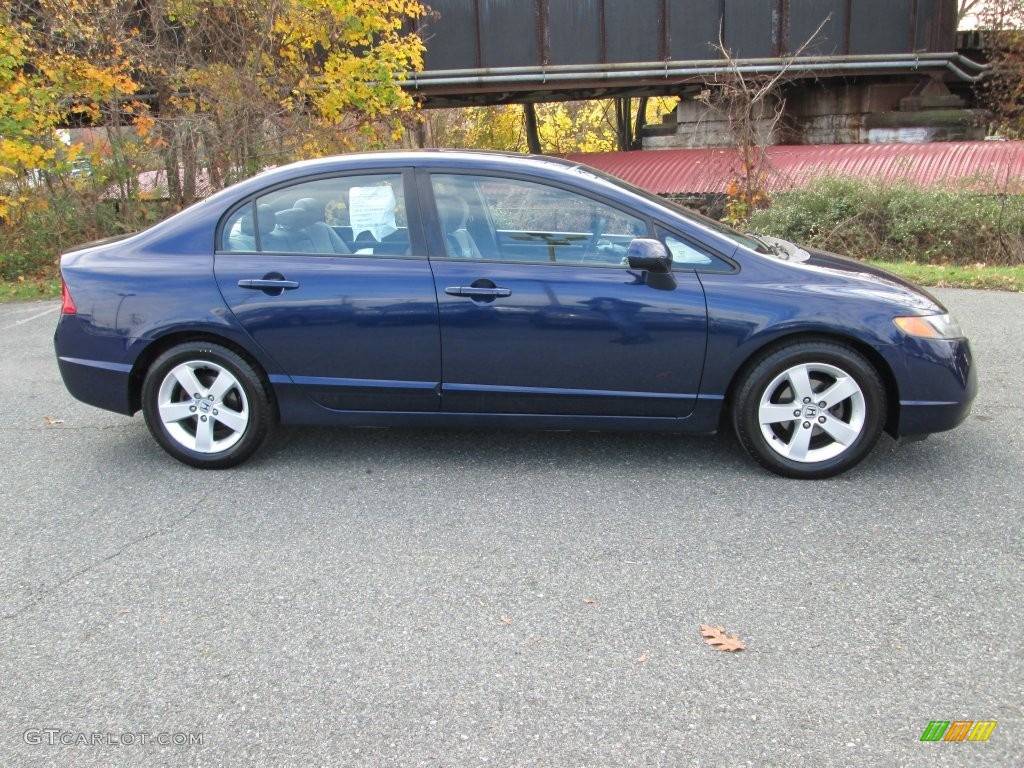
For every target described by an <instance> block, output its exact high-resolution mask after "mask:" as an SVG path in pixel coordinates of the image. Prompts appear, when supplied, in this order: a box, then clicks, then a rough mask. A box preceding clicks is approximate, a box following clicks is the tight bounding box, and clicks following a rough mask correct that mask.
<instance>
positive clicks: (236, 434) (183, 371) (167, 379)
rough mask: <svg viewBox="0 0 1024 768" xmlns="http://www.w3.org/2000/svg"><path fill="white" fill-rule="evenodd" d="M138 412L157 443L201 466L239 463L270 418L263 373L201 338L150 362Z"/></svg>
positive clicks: (264, 433) (254, 447)
mask: <svg viewBox="0 0 1024 768" xmlns="http://www.w3.org/2000/svg"><path fill="white" fill-rule="evenodd" d="M142 412H143V414H144V415H145V418H146V426H147V427H149V431H150V432H151V433H152V435H153V437H154V438H156V441H157V442H158V443H159V444H160V447H161V448H163V449H164V450H165V451H167V452H168V453H169V454H171V456H173V457H174V458H176V459H178V461H181V462H184V463H185V464H190V465H191V466H193V467H200V468H203V469H224V468H227V467H233V466H236V465H238V464H241V463H242V462H243V461H245V460H246V459H248V458H249V457H250V456H252V455H253V454H254V453H255V452H256V451H257V450H258V449H259V448H260V446H261V445H262V444H263V443H264V441H265V440H266V438H267V436H268V435H269V434H270V431H271V429H272V427H273V424H274V422H275V419H276V417H275V415H274V407H273V401H272V400H271V397H270V388H269V385H267V383H266V381H265V379H264V378H263V377H262V376H261V375H260V374H259V373H257V372H256V370H255V369H254V368H253V367H252V366H251V365H250V364H249V363H248V362H246V361H245V360H244V359H242V358H241V357H239V356H238V355H237V354H235V353H234V352H232V351H231V350H230V349H227V348H225V347H222V346H219V345H217V344H210V343H205V342H186V343H184V344H179V345H177V346H175V347H172V348H171V349H169V350H167V351H166V352H164V353H163V354H162V355H160V356H159V357H158V358H157V359H156V360H155V361H154V362H153V364H152V365H151V366H150V367H149V370H148V371H147V372H146V377H145V379H144V380H143V383H142Z"/></svg>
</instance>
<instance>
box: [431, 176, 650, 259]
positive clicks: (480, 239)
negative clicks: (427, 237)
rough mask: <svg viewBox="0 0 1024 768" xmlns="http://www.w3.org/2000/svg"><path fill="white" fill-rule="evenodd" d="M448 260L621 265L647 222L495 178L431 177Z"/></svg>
mask: <svg viewBox="0 0 1024 768" xmlns="http://www.w3.org/2000/svg"><path fill="white" fill-rule="evenodd" d="M431 181H432V184H433V190H434V199H435V202H436V203H437V211H438V221H439V224H440V226H441V230H442V232H441V234H442V236H443V238H444V244H445V255H446V256H448V257H449V258H483V259H492V260H498V261H521V262H542V263H560V264H583V265H602V264H603V265H616V266H619V265H622V264H624V259H625V254H626V249H627V247H628V246H629V243H630V241H631V240H633V238H635V237H646V236H647V234H648V225H647V222H646V221H645V220H643V219H640V218H638V217H636V216H633V215H631V214H628V213H625V212H623V211H621V210H619V209H618V208H615V207H613V206H610V205H607V204H606V203H602V202H600V201H597V200H593V199H591V198H589V197H586V196H584V195H580V194H577V193H575V192H570V191H568V190H565V189H561V188H559V187H552V186H548V185H545V184H540V183H537V182H532V181H523V180H521V179H509V178H501V177H491V176H467V175H461V174H435V175H433V176H432V177H431Z"/></svg>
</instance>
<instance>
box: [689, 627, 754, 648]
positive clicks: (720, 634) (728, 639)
mask: <svg viewBox="0 0 1024 768" xmlns="http://www.w3.org/2000/svg"><path fill="white" fill-rule="evenodd" d="M700 634H701V637H703V638H704V642H705V643H707V644H708V645H710V646H712V647H713V648H714V649H715V650H716V651H742V650H744V649H745V648H746V647H747V646H745V645H744V644H743V642H742V641H741V640H740V637H739V635H737V634H736V633H735V632H733V633H732V634H731V635H727V634H725V627H712V626H710V625H708V624H701V625H700Z"/></svg>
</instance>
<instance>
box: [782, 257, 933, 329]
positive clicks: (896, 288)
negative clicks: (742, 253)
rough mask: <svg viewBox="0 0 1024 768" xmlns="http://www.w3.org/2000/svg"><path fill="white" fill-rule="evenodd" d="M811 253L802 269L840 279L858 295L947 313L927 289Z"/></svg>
mask: <svg viewBox="0 0 1024 768" xmlns="http://www.w3.org/2000/svg"><path fill="white" fill-rule="evenodd" d="M807 252H808V253H809V254H810V258H809V259H808V260H807V261H805V262H803V263H802V264H801V266H803V267H804V268H808V267H809V268H811V269H814V270H815V271H816V272H819V273H821V274H822V275H831V276H832V277H833V278H839V279H840V280H841V282H843V283H844V284H846V285H847V286H849V287H850V288H851V289H853V290H855V291H857V292H858V293H861V294H863V293H865V292H866V293H870V294H871V295H872V296H874V297H876V298H878V299H882V300H884V301H887V302H891V303H895V304H899V305H902V306H905V307H907V308H908V309H913V310H915V311H917V312H919V313H921V314H932V313H939V312H945V311H946V308H945V307H944V306H943V305H942V302H940V301H939V300H938V299H936V298H935V297H934V296H932V295H931V294H930V293H928V292H927V291H925V290H924V289H923V288H920V287H918V286H916V285H914V284H913V283H911V282H910V281H909V280H904V279H903V278H902V277H898V276H896V275H894V274H892V273H890V272H886V271H885V270H884V269H880V268H878V267H875V266H872V265H871V264H866V263H864V262H863V261H857V260H856V259H851V258H847V257H846V256H839V255H838V254H835V253H829V252H827V251H817V250H811V249H808V250H807Z"/></svg>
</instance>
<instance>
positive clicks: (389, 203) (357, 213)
mask: <svg viewBox="0 0 1024 768" xmlns="http://www.w3.org/2000/svg"><path fill="white" fill-rule="evenodd" d="M397 204H398V201H397V200H396V199H395V190H394V189H393V188H392V187H391V185H390V184H382V185H378V186H374V187H352V189H351V190H350V191H349V196H348V211H349V222H350V223H351V225H352V234H353V236H355V237H356V239H358V238H359V235H361V234H362V233H363V232H369V233H370V234H372V235H373V236H374V237H375V238H376V239H377V240H382V239H383V238H385V237H386V236H387V235H390V234H391V233H392V232H394V231H395V230H396V229H398V227H397V226H395V207H396V206H397Z"/></svg>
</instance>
